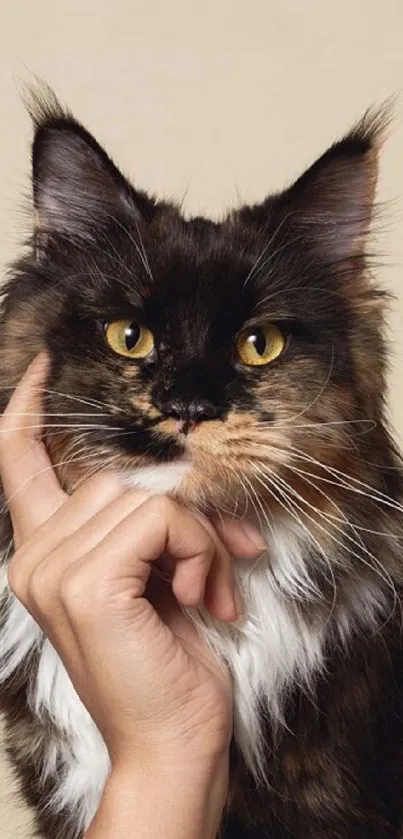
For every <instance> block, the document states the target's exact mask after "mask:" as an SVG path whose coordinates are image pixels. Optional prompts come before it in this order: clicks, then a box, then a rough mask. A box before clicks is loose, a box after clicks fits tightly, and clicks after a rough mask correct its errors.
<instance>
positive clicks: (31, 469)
mask: <svg viewBox="0 0 403 839" xmlns="http://www.w3.org/2000/svg"><path fill="white" fill-rule="evenodd" d="M48 366H49V361H48V357H47V355H46V354H45V353H41V354H40V355H39V356H37V357H36V358H35V359H34V361H33V362H32V364H30V365H29V367H28V369H27V371H26V373H25V374H24V376H23V378H22V380H21V382H20V383H19V385H18V386H17V388H16V390H15V391H14V393H13V395H12V397H11V399H10V402H9V404H8V406H7V408H6V410H5V412H4V414H3V417H2V419H1V422H0V474H1V479H2V483H3V487H4V492H5V496H6V500H7V503H8V506H9V510H10V514H11V518H12V522H13V528H14V534H15V538H16V540H17V543H18V542H20V541H22V540H23V539H25V538H27V537H28V536H29V535H30V534H31V533H33V532H34V531H35V530H36V529H37V527H39V526H40V525H41V524H42V523H43V522H44V521H46V519H48V518H49V517H50V516H51V515H52V514H53V513H54V512H55V510H57V509H58V507H60V505H61V504H62V503H63V501H64V500H65V498H66V495H65V493H64V492H63V490H62V488H61V487H60V484H59V482H58V480H57V477H56V474H55V472H54V470H53V467H52V463H51V461H50V458H49V455H48V453H47V451H46V448H45V446H44V444H43V442H42V440H41V426H42V422H43V416H42V408H41V398H40V393H41V390H42V388H43V385H44V382H45V380H46V374H47V371H48Z"/></svg>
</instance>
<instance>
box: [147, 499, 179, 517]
mask: <svg viewBox="0 0 403 839" xmlns="http://www.w3.org/2000/svg"><path fill="white" fill-rule="evenodd" d="M144 507H145V508H146V510H147V512H149V513H150V514H152V515H155V516H158V517H161V518H163V519H165V520H168V519H169V518H170V517H171V516H172V514H173V511H174V510H175V502H174V501H173V500H172V499H171V498H168V496H167V495H162V494H160V493H156V494H155V495H150V496H149V498H147V499H146V501H145V502H144Z"/></svg>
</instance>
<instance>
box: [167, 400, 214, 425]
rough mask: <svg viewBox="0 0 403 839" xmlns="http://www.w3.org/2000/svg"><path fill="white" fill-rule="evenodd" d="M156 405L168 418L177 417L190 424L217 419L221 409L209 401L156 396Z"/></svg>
mask: <svg viewBox="0 0 403 839" xmlns="http://www.w3.org/2000/svg"><path fill="white" fill-rule="evenodd" d="M153 402H154V405H155V406H156V407H157V408H158V410H159V411H161V413H162V414H164V415H165V416H166V417H175V418H176V419H180V420H185V421H186V420H187V421H188V422H189V421H190V422H201V421H202V420H211V419H216V418H217V417H218V416H219V413H220V411H219V408H218V407H217V406H216V405H214V404H213V402H210V400H209V399H202V398H199V399H181V398H178V397H170V396H165V397H164V396H161V395H159V396H155V397H154V399H153Z"/></svg>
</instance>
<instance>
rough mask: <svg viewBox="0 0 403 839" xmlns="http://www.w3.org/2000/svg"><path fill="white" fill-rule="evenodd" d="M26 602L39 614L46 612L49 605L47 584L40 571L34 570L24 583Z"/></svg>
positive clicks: (44, 576) (46, 579) (45, 576)
mask: <svg viewBox="0 0 403 839" xmlns="http://www.w3.org/2000/svg"><path fill="white" fill-rule="evenodd" d="M26 591H27V602H28V603H29V604H30V606H31V607H34V608H35V609H36V610H37V611H39V612H46V610H47V607H48V605H49V583H48V578H47V575H45V574H44V573H43V571H42V569H41V568H40V567H39V568H35V570H34V571H32V572H31V574H30V575H29V577H28V579H27V582H26Z"/></svg>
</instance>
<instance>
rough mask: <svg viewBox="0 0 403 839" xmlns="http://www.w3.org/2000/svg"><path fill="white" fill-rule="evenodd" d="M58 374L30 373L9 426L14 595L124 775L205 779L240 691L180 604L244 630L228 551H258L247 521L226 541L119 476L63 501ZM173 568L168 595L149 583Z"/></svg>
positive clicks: (5, 472) (35, 367) (229, 531)
mask: <svg viewBox="0 0 403 839" xmlns="http://www.w3.org/2000/svg"><path fill="white" fill-rule="evenodd" d="M46 366H47V361H46V357H45V358H44V357H43V356H40V357H38V358H37V359H36V360H35V361H34V362H33V363H32V365H31V366H30V367H29V369H28V371H27V373H26V374H25V376H24V378H23V380H22V382H21V383H20V385H19V386H18V388H17V389H16V391H15V393H14V395H13V397H12V399H11V400H10V403H9V405H8V407H7V409H6V411H5V413H4V415H3V418H2V421H1V425H0V432H1V433H0V471H1V476H2V481H3V485H4V489H5V493H6V497H7V499H8V503H9V508H10V513H11V517H12V522H13V529H14V535H15V543H16V553H15V555H14V557H13V559H12V560H11V564H10V567H9V572H8V579H9V584H10V587H11V589H12V590H13V591H14V593H15V594H16V596H17V597H18V598H19V599H20V600H21V602H22V603H23V604H24V606H25V607H26V608H27V609H28V611H29V612H30V613H31V614H32V615H33V617H34V618H35V620H36V621H37V622H38V623H39V624H40V626H41V627H42V629H43V631H44V632H45V634H46V635H47V637H48V638H49V639H50V640H51V642H52V644H53V645H54V647H55V648H56V650H57V651H58V653H59V655H60V657H61V658H62V660H63V662H64V664H65V666H66V669H67V671H68V672H69V675H70V677H71V679H72V682H73V684H74V686H75V688H76V690H77V692H78V694H79V695H80V697H81V699H82V701H83V702H84V704H85V705H86V707H87V708H88V710H89V712H90V714H91V716H92V718H93V719H94V721H95V722H96V724H97V726H98V728H99V730H100V731H101V733H102V735H103V738H104V740H105V742H106V745H107V747H108V750H109V754H110V757H111V761H112V766H114V765H118V766H121V765H125V766H128V765H130V764H132V765H134V764H136V766H138V765H139V764H141V762H142V761H146V762H147V763H148V765H149V764H150V762H151V763H153V764H154V765H157V764H158V765H159V766H161V764H164V765H165V766H169V768H170V769H172V768H173V767H174V766H175V767H176V768H178V767H182V768H185V770H186V772H190V771H193V770H194V768H195V767H199V768H200V767H201V766H203V765H204V763H209V762H211V761H212V760H216V758H217V755H222V754H224V753H226V750H227V747H228V743H229V740H230V735H231V726H232V706H231V699H232V697H231V684H230V678H229V675H228V673H227V672H226V671H225V669H224V668H223V667H222V665H221V664H220V663H219V662H217V660H216V659H215V658H214V656H213V655H212V654H211V652H210V651H209V650H208V649H207V648H206V646H205V645H204V643H203V642H202V641H201V639H200V638H199V637H198V635H197V633H196V632H195V630H194V628H193V626H192V624H191V623H190V621H189V620H188V619H187V618H186V617H185V616H184V614H183V613H182V611H181V609H180V607H179V605H178V604H182V605H185V606H193V605H197V604H199V603H201V602H204V603H205V605H206V607H207V608H208V609H209V610H210V612H211V613H212V614H213V615H214V616H215V617H216V618H218V619H221V620H234V619H235V618H236V616H237V608H238V607H237V603H236V596H235V588H234V578H233V574H232V563H231V556H230V553H229V551H228V547H230V548H231V551H233V552H234V553H235V552H236V553H239V554H240V555H243V556H250V557H251V558H252V557H255V556H257V555H258V553H259V548H258V547H256V545H254V544H253V543H252V542H251V541H250V539H248V537H247V536H246V535H245V534H244V532H243V530H242V528H241V526H240V525H239V523H236V522H234V521H228V522H224V523H223V525H222V527H221V530H220V535H218V533H217V530H216V528H215V527H213V526H212V524H211V522H209V521H207V519H205V518H204V517H202V516H195V515H194V514H192V513H190V511H188V510H187V509H185V508H184V507H182V506H180V505H179V504H177V503H176V502H175V501H173V500H171V499H169V498H167V497H164V496H151V495H150V493H148V492H143V491H138V490H136V491H135V490H130V489H127V487H125V486H124V485H122V483H121V481H120V480H119V477H118V476H116V475H114V474H112V473H104V474H102V475H98V476H96V477H95V478H91V479H88V480H87V481H85V482H84V483H83V484H82V485H81V486H80V487H79V488H78V489H77V490H76V491H75V492H74V493H73V494H72V495H71V496H68V495H67V494H66V493H64V492H63V490H62V489H61V487H60V485H59V483H58V480H57V476H56V474H55V472H54V471H53V469H52V468H51V464H50V461H49V458H48V454H47V452H46V448H45V446H44V444H43V443H42V441H41V433H40V426H41V423H42V417H41V413H40V401H39V399H38V395H37V394H38V393H39V392H40V391H39V390H38V389H39V388H40V387H41V385H43V382H44V378H45V376H46ZM28 416H30V422H29V423H27V417H28ZM28 425H29V427H27V426H28ZM33 499H35V503H33ZM161 557H164V560H165V561H166V562H168V564H169V566H170V568H171V569H172V584H171V585H170V586H168V587H167V586H162V585H161V584H160V581H159V579H158V576H157V575H156V574H154V573H151V572H152V568H153V565H154V566H155V565H156V563H159V562H160V561H161Z"/></svg>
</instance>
